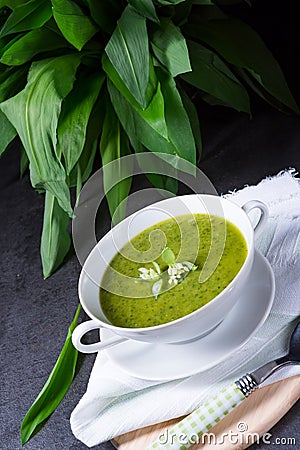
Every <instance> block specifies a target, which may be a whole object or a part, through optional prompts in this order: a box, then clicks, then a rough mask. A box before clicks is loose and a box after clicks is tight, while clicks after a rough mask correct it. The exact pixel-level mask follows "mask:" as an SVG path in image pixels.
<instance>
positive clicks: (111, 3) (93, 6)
mask: <svg viewBox="0 0 300 450" xmlns="http://www.w3.org/2000/svg"><path fill="white" fill-rule="evenodd" d="M87 3H88V5H89V9H90V12H91V16H92V18H93V20H94V21H95V22H96V23H97V24H98V25H99V26H100V28H101V29H102V30H103V31H105V32H106V33H109V34H111V33H112V32H113V30H114V28H115V26H116V22H117V20H118V19H119V17H120V16H121V14H122V3H121V2H120V1H119V0H106V1H105V2H103V1H100V2H99V1H95V0H87Z"/></svg>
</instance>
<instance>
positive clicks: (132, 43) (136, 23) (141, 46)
mask: <svg viewBox="0 0 300 450" xmlns="http://www.w3.org/2000/svg"><path fill="white" fill-rule="evenodd" d="M105 52H106V54H107V56H108V58H109V59H110V62H111V63H112V65H113V66H114V68H115V69H116V71H117V72H118V74H119V76H120V78H121V79H122V81H123V83H124V84H125V85H126V86H127V88H128V89H129V91H130V92H131V94H132V95H133V97H134V98H135V99H136V101H137V102H138V103H139V104H140V105H141V106H142V107H143V108H145V107H146V106H147V101H146V91H147V87H148V81H149V48H148V34H147V28H146V19H145V18H144V17H142V16H140V15H139V14H138V13H137V12H136V11H135V10H134V8H132V7H131V6H130V5H128V6H127V7H126V8H125V10H124V12H123V14H122V16H121V18H120V20H119V21H118V25H117V27H116V29H115V30H114V32H113V34H112V36H111V38H110V40H109V41H108V44H107V45H106V47H105Z"/></svg>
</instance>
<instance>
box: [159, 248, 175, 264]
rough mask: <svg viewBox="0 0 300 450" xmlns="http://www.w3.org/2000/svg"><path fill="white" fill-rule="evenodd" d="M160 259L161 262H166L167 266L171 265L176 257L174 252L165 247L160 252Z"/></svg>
mask: <svg viewBox="0 0 300 450" xmlns="http://www.w3.org/2000/svg"><path fill="white" fill-rule="evenodd" d="M161 259H162V260H163V262H164V263H165V264H167V265H168V266H172V264H174V263H175V261H176V257H175V254H174V252H173V251H172V250H171V249H170V247H166V248H165V249H164V250H163V252H162V254H161Z"/></svg>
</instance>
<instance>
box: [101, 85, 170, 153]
mask: <svg viewBox="0 0 300 450" xmlns="http://www.w3.org/2000/svg"><path fill="white" fill-rule="evenodd" d="M107 87H108V91H109V95H110V99H111V102H112V104H113V107H114V110H115V112H116V114H117V116H118V117H119V120H120V122H121V124H122V127H123V128H124V130H125V131H126V133H127V135H128V137H129V139H130V142H131V145H132V146H133V148H134V149H135V151H143V150H142V145H144V146H145V147H146V148H147V149H148V150H151V151H153V152H157V153H159V152H164V153H169V154H173V155H174V154H176V149H175V148H174V146H173V145H172V143H171V142H170V141H169V139H168V138H163V136H161V135H160V134H159V133H157V132H156V131H155V130H154V129H153V128H152V127H151V126H150V125H149V124H148V123H147V122H145V121H144V120H143V119H142V118H141V116H140V115H139V114H138V113H137V112H136V111H135V109H134V108H133V107H132V106H131V104H130V103H129V102H127V100H126V99H125V98H124V97H123V96H122V95H121V93H120V92H119V91H118V90H117V89H116V88H115V86H114V84H113V83H112V82H111V81H110V80H108V83H107Z"/></svg>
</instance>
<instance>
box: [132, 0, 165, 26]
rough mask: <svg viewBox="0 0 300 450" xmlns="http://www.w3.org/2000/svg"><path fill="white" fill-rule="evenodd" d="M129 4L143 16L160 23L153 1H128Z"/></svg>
mask: <svg viewBox="0 0 300 450" xmlns="http://www.w3.org/2000/svg"><path fill="white" fill-rule="evenodd" d="M128 3H129V4H130V5H132V6H133V7H134V8H135V9H136V10H137V11H138V12H139V13H140V14H141V15H142V16H144V17H147V18H148V19H150V20H152V21H153V22H156V23H159V18H158V17H157V14H156V11H155V6H154V4H153V1H152V0H128Z"/></svg>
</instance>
